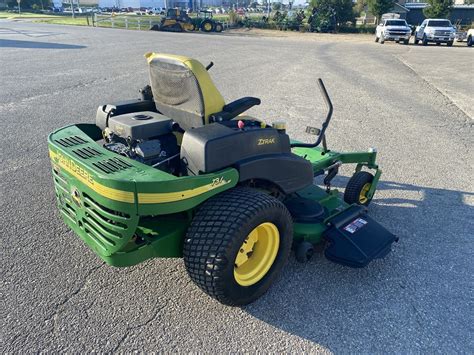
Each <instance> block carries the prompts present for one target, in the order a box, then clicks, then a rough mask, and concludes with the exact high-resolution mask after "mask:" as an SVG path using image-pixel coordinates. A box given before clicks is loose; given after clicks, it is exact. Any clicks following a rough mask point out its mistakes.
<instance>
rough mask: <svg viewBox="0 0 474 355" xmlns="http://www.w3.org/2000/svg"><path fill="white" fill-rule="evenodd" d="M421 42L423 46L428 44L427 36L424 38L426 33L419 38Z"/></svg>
mask: <svg viewBox="0 0 474 355" xmlns="http://www.w3.org/2000/svg"><path fill="white" fill-rule="evenodd" d="M421 44H423V45H424V46H427V45H428V38H426V35H423V39H422V40H421Z"/></svg>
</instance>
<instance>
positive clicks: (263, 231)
mask: <svg viewBox="0 0 474 355" xmlns="http://www.w3.org/2000/svg"><path fill="white" fill-rule="evenodd" d="M279 246H280V233H279V232H278V228H277V227H276V226H275V225H274V224H273V223H269V222H265V223H262V224H260V225H259V226H257V227H256V228H255V229H254V230H253V231H251V232H250V234H249V235H248V237H247V238H246V239H245V240H244V242H243V244H242V245H241V247H240V249H239V251H238V253H237V256H236V257H235V262H234V278H235V281H237V283H238V284H239V285H241V286H251V285H254V284H256V283H257V282H259V281H260V280H261V279H262V278H263V277H264V276H265V275H266V274H267V272H268V270H270V268H271V266H272V265H273V262H274V261H275V258H276V256H277V254H278V247H279Z"/></svg>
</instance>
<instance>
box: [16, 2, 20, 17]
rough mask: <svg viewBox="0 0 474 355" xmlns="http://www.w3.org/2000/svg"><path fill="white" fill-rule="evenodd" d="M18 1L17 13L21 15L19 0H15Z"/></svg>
mask: <svg viewBox="0 0 474 355" xmlns="http://www.w3.org/2000/svg"><path fill="white" fill-rule="evenodd" d="M16 2H17V3H18V15H19V16H21V0H16Z"/></svg>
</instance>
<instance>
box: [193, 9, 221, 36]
mask: <svg viewBox="0 0 474 355" xmlns="http://www.w3.org/2000/svg"><path fill="white" fill-rule="evenodd" d="M191 20H192V22H193V24H194V26H195V28H196V29H200V30H201V31H203V32H222V31H223V30H224V25H223V24H222V22H219V21H216V20H214V19H213V14H212V11H209V10H200V11H199V12H198V14H197V16H196V17H194V18H192V19H191Z"/></svg>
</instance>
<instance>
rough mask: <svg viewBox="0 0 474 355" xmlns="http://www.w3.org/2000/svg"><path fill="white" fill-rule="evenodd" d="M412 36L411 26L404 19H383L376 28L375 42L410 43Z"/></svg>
mask: <svg viewBox="0 0 474 355" xmlns="http://www.w3.org/2000/svg"><path fill="white" fill-rule="evenodd" d="M410 36H411V28H410V26H408V24H407V22H406V21H405V20H402V19H386V20H383V21H382V22H381V23H380V24H379V25H378V26H377V28H376V29H375V42H380V44H384V43H385V41H395V42H397V43H400V42H403V43H404V44H408V42H409V41H410Z"/></svg>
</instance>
